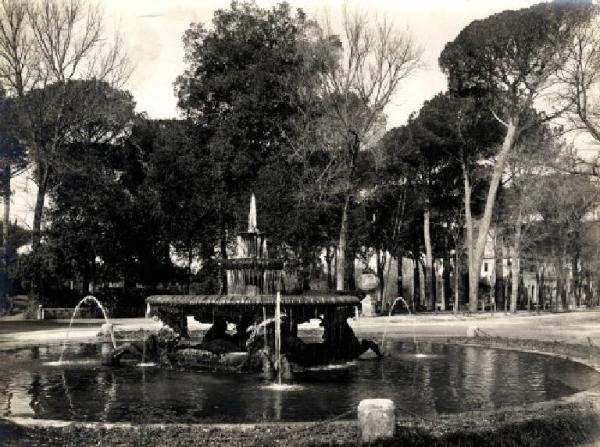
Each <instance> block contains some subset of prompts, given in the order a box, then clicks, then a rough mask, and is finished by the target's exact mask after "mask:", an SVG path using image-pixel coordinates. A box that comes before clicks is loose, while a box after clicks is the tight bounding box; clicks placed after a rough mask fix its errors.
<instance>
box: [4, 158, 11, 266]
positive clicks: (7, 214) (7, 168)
mask: <svg viewBox="0 0 600 447" xmlns="http://www.w3.org/2000/svg"><path fill="white" fill-rule="evenodd" d="M2 174H3V177H4V181H3V183H4V190H3V191H2V204H3V205H4V218H3V219H2V245H3V246H4V249H5V250H6V256H7V257H8V244H9V235H10V193H11V191H10V180H11V178H10V177H11V175H10V174H11V166H10V162H9V161H6V165H5V166H4V169H3V172H2Z"/></svg>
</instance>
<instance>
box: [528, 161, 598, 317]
mask: <svg viewBox="0 0 600 447" xmlns="http://www.w3.org/2000/svg"><path fill="white" fill-rule="evenodd" d="M538 187H539V188H540V199H539V200H538V203H537V210H538V212H539V213H540V215H541V216H542V219H543V226H544V228H543V229H544V235H545V238H544V239H545V240H543V241H541V244H540V245H542V247H541V249H540V251H542V252H547V253H548V254H549V257H550V259H552V262H553V264H554V269H555V271H556V273H557V302H555V303H554V305H555V306H557V307H562V306H566V305H567V304H575V296H574V294H573V293H570V294H568V293H567V290H568V288H567V268H566V266H567V265H568V263H569V258H571V259H572V261H573V262H572V265H573V268H572V273H573V277H574V278H577V275H578V270H579V268H578V258H579V257H580V253H581V242H582V236H583V232H584V225H585V222H584V218H585V216H586V214H587V213H588V212H589V211H591V210H592V209H593V208H594V207H595V206H597V203H598V197H599V190H598V187H597V185H596V184H595V183H594V182H593V181H592V179H591V178H590V177H589V176H586V175H572V174H565V173H561V172H559V173H552V174H549V175H546V176H544V177H543V178H542V179H540V181H538Z"/></svg>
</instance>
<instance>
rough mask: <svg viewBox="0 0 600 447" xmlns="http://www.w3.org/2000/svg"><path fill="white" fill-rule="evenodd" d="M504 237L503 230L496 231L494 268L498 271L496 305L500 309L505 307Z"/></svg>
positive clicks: (495, 287) (495, 286)
mask: <svg viewBox="0 0 600 447" xmlns="http://www.w3.org/2000/svg"><path fill="white" fill-rule="evenodd" d="M503 246H504V237H503V235H502V233H501V232H496V244H495V249H494V258H495V259H494V264H495V265H494V270H495V273H496V284H495V285H494V289H495V293H496V306H498V308H499V309H503V308H504V300H505V296H504V263H503V256H502V254H503V250H504V249H503Z"/></svg>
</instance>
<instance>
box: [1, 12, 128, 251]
mask: <svg viewBox="0 0 600 447" xmlns="http://www.w3.org/2000/svg"><path fill="white" fill-rule="evenodd" d="M129 74H130V64H129V61H128V58H127V55H126V53H125V51H124V48H123V42H122V41H121V39H120V38H119V37H118V36H117V37H115V39H113V42H112V43H110V42H109V41H108V39H107V38H106V36H105V32H104V26H103V15H102V11H101V9H100V8H99V6H98V5H96V4H94V3H93V2H86V1H83V0H64V1H60V0H35V1H24V0H1V1H0V81H1V82H2V86H3V87H4V88H5V90H7V91H8V93H9V94H10V95H12V96H16V97H18V98H24V97H25V96H26V95H27V94H28V93H29V92H31V91H33V90H37V91H42V90H43V89H44V88H45V87H46V86H47V85H50V84H52V83H58V84H60V85H62V86H63V89H62V92H63V96H64V95H66V93H67V89H66V87H65V86H66V84H67V82H68V81H70V80H74V79H98V80H102V81H107V82H109V83H110V84H111V85H112V86H115V87H119V86H121V85H123V83H124V82H125V81H126V80H127V78H128V76H129ZM57 94H58V91H57V89H53V91H52V93H51V94H49V95H46V96H47V101H46V104H45V105H44V104H40V101H39V95H38V98H36V100H35V101H33V102H32V103H35V104H36V108H35V109H32V108H31V107H26V106H24V107H22V112H23V113H22V115H23V118H24V119H23V120H22V122H21V126H22V127H23V129H21V132H20V133H21V135H20V139H21V140H23V143H24V144H25V145H26V147H27V152H28V156H29V160H30V163H31V165H32V166H33V167H34V172H35V176H36V177H35V181H36V183H37V185H38V193H37V198H36V205H35V209H34V222H33V231H32V235H33V236H32V242H33V246H34V248H36V247H37V246H38V245H39V241H40V230H41V223H42V217H43V209H44V200H45V196H46V192H47V187H48V182H49V180H50V177H51V175H52V160H53V159H54V158H53V157H54V154H55V152H56V149H57V147H58V146H59V145H60V138H59V134H60V133H61V128H58V127H54V128H48V127H47V123H46V121H45V120H44V119H43V117H42V116H41V115H43V114H44V113H46V112H48V113H52V114H54V113H58V114H60V113H61V109H62V108H63V107H65V106H67V105H68V104H69V103H70V102H69V101H68V100H67V99H66V98H62V99H61V100H57ZM70 105H72V104H70ZM50 106H51V107H53V108H54V109H53V110H51V111H50V110H48V107H50ZM38 107H42V109H39V108H38ZM51 121H53V122H54V123H55V124H57V125H58V123H61V126H62V125H63V123H62V122H61V120H56V119H53V120H51ZM37 125H43V126H44V127H43V129H41V128H36V126H37ZM42 132H43V133H44V135H43V138H41V133H42ZM9 202H10V197H6V196H5V206H8V203H9ZM7 217H8V216H7Z"/></svg>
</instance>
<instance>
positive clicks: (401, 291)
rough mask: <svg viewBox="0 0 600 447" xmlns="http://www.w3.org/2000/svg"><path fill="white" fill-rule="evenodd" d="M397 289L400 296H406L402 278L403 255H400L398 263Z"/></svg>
mask: <svg viewBox="0 0 600 447" xmlns="http://www.w3.org/2000/svg"><path fill="white" fill-rule="evenodd" d="M396 270H397V276H396V288H397V289H398V296H401V297H403V296H404V281H403V278H402V255H399V256H398V258H397V262H396Z"/></svg>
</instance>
